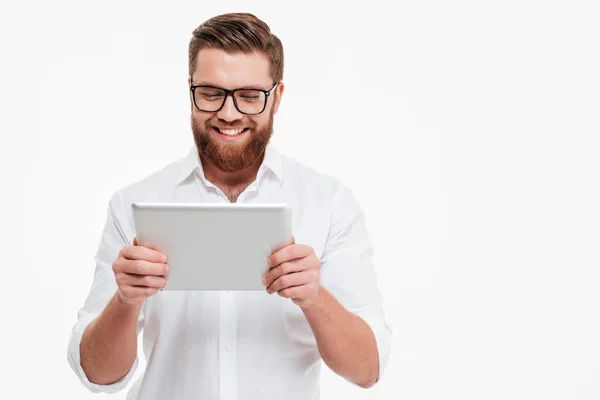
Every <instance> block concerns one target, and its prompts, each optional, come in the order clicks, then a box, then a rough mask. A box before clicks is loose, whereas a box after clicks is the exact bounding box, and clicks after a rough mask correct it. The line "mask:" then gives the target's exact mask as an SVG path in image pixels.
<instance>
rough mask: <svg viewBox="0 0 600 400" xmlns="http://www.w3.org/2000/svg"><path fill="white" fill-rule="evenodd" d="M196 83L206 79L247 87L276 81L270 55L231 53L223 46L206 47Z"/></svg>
mask: <svg viewBox="0 0 600 400" xmlns="http://www.w3.org/2000/svg"><path fill="white" fill-rule="evenodd" d="M192 78H193V80H194V83H195V84H197V83H198V82H206V83H211V84H213V85H217V86H221V87H224V88H226V89H235V88H239V87H244V86H256V85H259V86H268V87H270V86H271V85H272V84H273V82H272V79H271V77H270V73H269V59H268V57H267V55H266V54H264V53H260V52H252V53H241V52H239V53H228V52H226V51H224V50H220V49H202V50H200V51H199V52H198V57H197V58H196V69H195V71H194V75H193V76H192Z"/></svg>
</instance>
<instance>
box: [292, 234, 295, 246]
mask: <svg viewBox="0 0 600 400" xmlns="http://www.w3.org/2000/svg"><path fill="white" fill-rule="evenodd" d="M292 244H296V238H294V235H292Z"/></svg>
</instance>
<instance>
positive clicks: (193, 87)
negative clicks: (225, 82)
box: [190, 82, 279, 115]
mask: <svg viewBox="0 0 600 400" xmlns="http://www.w3.org/2000/svg"><path fill="white" fill-rule="evenodd" d="M278 83H279V82H275V83H274V84H273V86H272V87H271V89H269V90H264V89H257V88H239V89H233V90H229V89H224V88H222V87H218V86H212V85H190V92H191V94H192V101H193V102H194V107H196V108H197V109H198V110H200V111H203V112H219V111H221V109H222V108H223V106H224V105H225V102H226V101H227V96H231V98H232V99H233V105H234V106H235V109H236V110H238V112H240V113H241V114H245V115H258V114H262V112H263V111H265V108H267V102H268V101H269V96H270V95H271V93H272V92H273V90H274V89H275V86H277V84H278ZM196 88H211V89H219V90H222V91H224V92H225V97H224V98H223V103H222V104H221V107H219V108H218V109H216V110H214V111H208V110H203V109H201V108H200V107H198V104H196V93H195V90H196ZM238 90H258V91H260V92H263V94H264V95H265V103H264V104H263V108H262V110H260V111H259V112H257V113H246V112H243V111H241V110H240V108H239V107H238V104H237V101H236V100H235V92H237V91H238Z"/></svg>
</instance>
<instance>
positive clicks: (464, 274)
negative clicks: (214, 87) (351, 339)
mask: <svg viewBox="0 0 600 400" xmlns="http://www.w3.org/2000/svg"><path fill="white" fill-rule="evenodd" d="M231 11H250V12H253V13H255V14H256V15H257V16H258V17H259V18H261V19H263V20H265V21H266V22H267V23H268V24H269V25H270V27H271V29H272V30H273V32H274V33H275V34H276V35H278V36H279V37H280V38H281V40H282V42H283V44H284V48H285V56H286V59H285V63H286V64H285V73H284V82H285V83H286V92H285V94H284V98H283V103H282V106H281V108H280V112H279V114H277V116H276V120H275V136H274V139H273V141H274V143H275V145H276V146H277V147H278V149H279V151H280V152H282V153H284V154H286V155H288V156H291V157H294V158H296V159H298V160H299V161H301V162H303V163H306V164H308V165H310V166H311V167H313V168H315V169H317V170H319V171H321V172H323V173H326V174H330V175H333V176H335V177H336V178H338V179H340V180H341V181H342V182H344V183H346V184H347V185H348V186H350V187H351V188H352V189H353V190H354V192H355V193H356V195H357V197H358V199H359V201H360V202H361V205H362V206H363V208H364V210H365V213H366V216H367V224H368V228H369V231H370V233H371V236H372V240H373V244H374V246H375V257H374V261H375V264H376V268H377V274H378V277H379V280H380V288H381V290H382V292H383V294H384V296H385V308H386V313H387V317H388V320H389V323H390V325H391V326H392V329H393V331H394V337H393V350H392V358H391V361H390V363H389V366H388V369H387V370H386V372H385V375H384V376H383V378H382V381H381V383H380V384H379V385H378V386H377V387H375V388H373V389H370V390H368V391H364V390H361V389H358V388H355V387H353V386H352V385H350V384H349V383H347V382H345V381H344V380H343V379H341V378H339V377H337V376H335V375H333V374H332V373H331V372H329V371H327V370H325V371H324V373H323V382H322V389H323V399H334V398H335V399H341V398H345V399H469V400H479V399H486V400H487V399H598V398H600V385H599V384H598V376H599V375H600V344H599V343H600V340H599V338H600V323H599V318H598V317H599V313H598V306H599V304H600V291H599V290H598V284H599V283H600V273H599V268H598V267H599V264H600V263H599V261H600V260H599V259H600V257H599V251H598V249H599V240H600V211H599V207H598V204H600V188H599V183H600V180H599V171H600V157H599V156H598V155H599V153H600V141H599V139H598V134H599V133H600V129H599V128H600V126H599V125H600V124H599V121H598V119H599V118H598V110H599V106H600V100H599V93H600V79H599V77H598V71H600V59H599V51H598V49H599V43H598V42H599V40H598V38H599V37H600V25H599V24H598V20H599V17H600V13H599V10H598V6H597V3H596V2H593V1H588V2H583V1H569V2H567V1H562V2H559V1H523V0H519V1H515V0H510V1H501V2H500V1H495V2H492V1H485V2H483V1H443V0H439V1H418V2H416V1H413V2H402V3H396V2H382V1H373V0H370V1H367V2H361V3H360V4H356V5H352V6H351V5H349V4H348V2H338V3H337V4H335V3H333V2H326V1H318V2H314V3H307V2H305V1H303V2H296V3H291V2H280V1H271V2H257V1H243V2H242V1H240V2H238V4H236V3H233V2H225V1H214V2H200V1H193V2H192V1H189V2H178V3H175V4H168V3H167V2H164V1H163V2H149V1H144V2H142V1H137V2H134V1H127V2H125V1H124V2H117V1H110V2H94V3H91V2H80V1H72V2H64V1H61V2H56V1H52V2H44V1H39V0H38V1H12V2H10V1H9V2H6V1H3V2H2V5H1V8H0V57H1V62H0V69H1V73H0V100H1V102H0V113H1V114H0V115H1V118H0V132H1V134H2V145H1V147H0V152H1V153H0V156H1V160H2V168H1V174H2V175H1V187H2V196H1V201H2V211H1V213H2V219H1V225H0V226H1V237H0V239H1V243H2V252H1V257H2V271H3V273H2V290H1V291H0V304H1V307H2V313H1V317H0V321H1V328H0V363H1V364H0V365H1V369H2V371H1V374H0V376H1V377H2V378H1V381H2V384H1V385H0V397H2V398H7V399H8V398H10V399H33V398H46V397H47V398H50V397H52V398H59V397H60V398H66V399H98V398H107V397H105V396H98V395H92V394H91V393H88V392H87V390H86V389H84V388H83V386H82V385H81V384H80V383H79V381H78V380H77V378H76V377H75V374H74V373H73V372H72V371H71V370H70V368H69V367H68V364H67V359H66V349H67V341H68V338H69V334H70V330H71V327H72V326H73V324H74V323H75V319H76V313H77V310H78V309H79V307H81V306H82V304H83V301H84V299H85V296H86V295H87V292H88V290H89V286H90V284H91V281H92V277H93V271H94V263H93V255H94V253H95V251H96V249H97V246H98V243H99V239H100V233H101V229H102V226H103V224H104V220H105V217H106V207H107V203H108V200H109V198H110V196H111V194H112V193H113V192H115V191H116V190H118V189H120V188H122V187H123V186H125V185H127V184H129V183H132V182H133V181H135V180H138V179H141V178H143V177H145V176H147V175H149V174H150V173H152V172H154V171H156V170H158V169H159V168H162V166H164V165H165V164H167V163H169V162H171V161H173V160H175V159H176V158H179V157H182V156H184V155H185V153H186V152H187V150H188V148H189V146H191V145H192V144H193V141H192V135H191V131H190V128H189V113H190V106H189V100H188V91H187V87H186V78H187V46H188V43H189V39H190V37H191V32H192V30H193V29H194V28H195V27H196V26H198V25H199V24H200V23H202V22H203V21H204V20H206V19H208V18H210V17H212V16H214V15H216V14H220V13H223V12H231ZM138 371H139V370H138ZM111 398H114V399H124V398H125V391H124V392H121V393H119V394H117V395H114V396H112V397H111ZM282 398H284V397H282Z"/></svg>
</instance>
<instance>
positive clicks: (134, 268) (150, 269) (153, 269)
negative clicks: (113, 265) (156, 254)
mask: <svg viewBox="0 0 600 400" xmlns="http://www.w3.org/2000/svg"><path fill="white" fill-rule="evenodd" d="M168 270H169V266H168V265H167V264H163V263H154V262H150V261H146V260H128V259H126V260H124V261H123V263H122V265H121V268H120V271H121V272H124V273H126V274H136V275H158V276H163V275H166V274H167V272H168Z"/></svg>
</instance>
